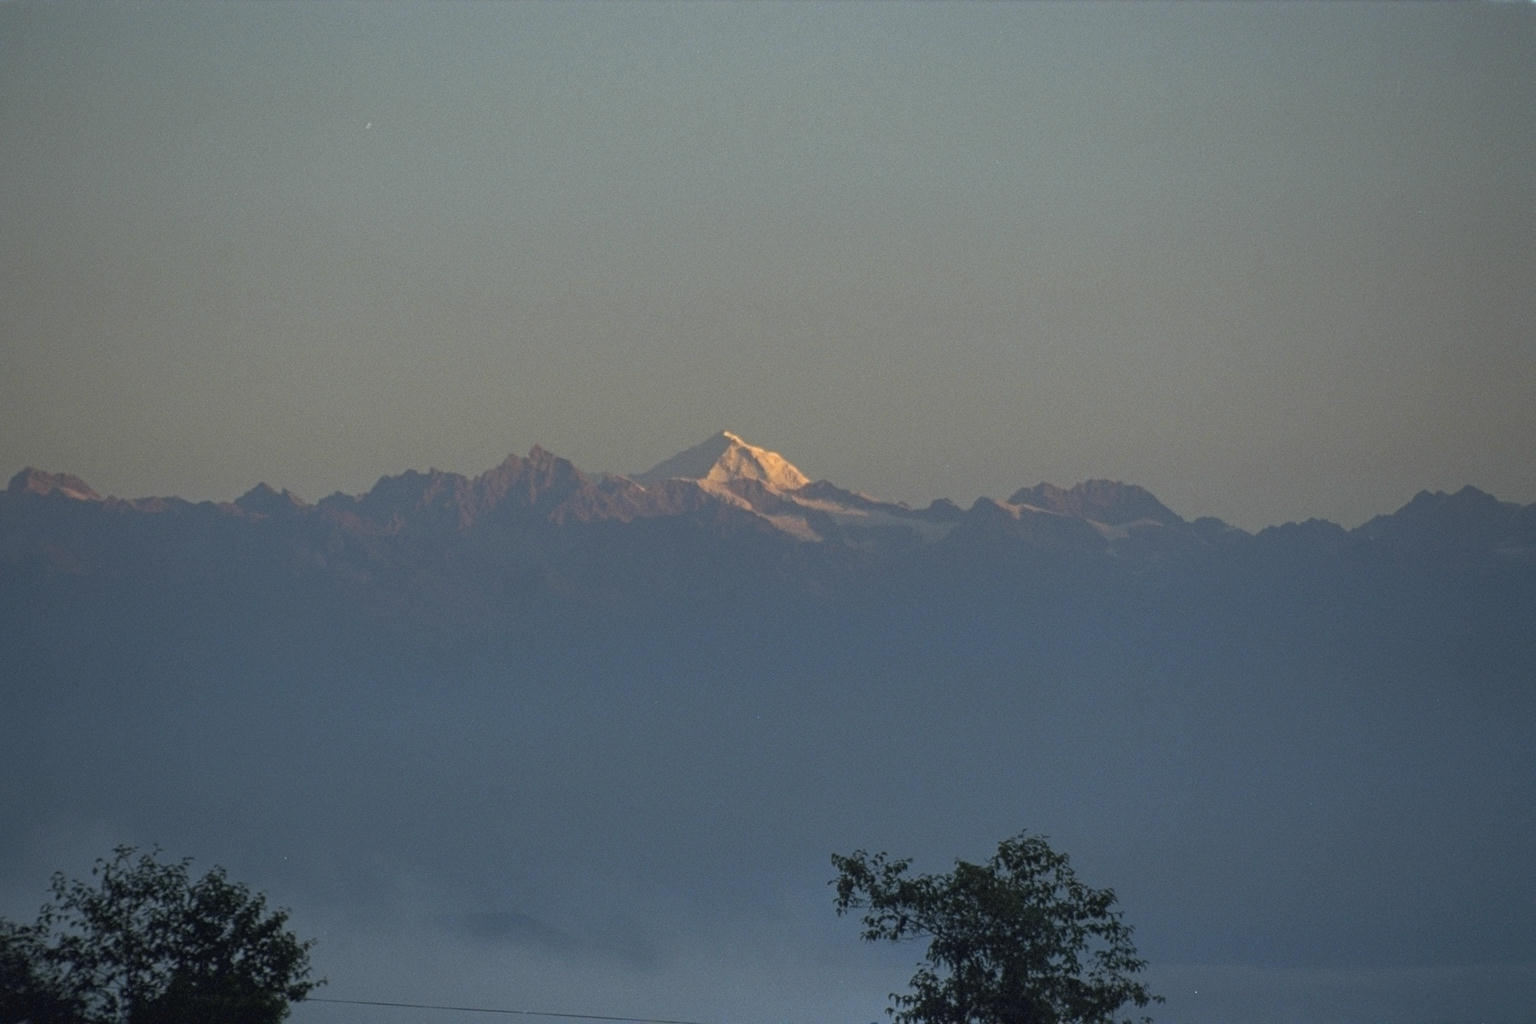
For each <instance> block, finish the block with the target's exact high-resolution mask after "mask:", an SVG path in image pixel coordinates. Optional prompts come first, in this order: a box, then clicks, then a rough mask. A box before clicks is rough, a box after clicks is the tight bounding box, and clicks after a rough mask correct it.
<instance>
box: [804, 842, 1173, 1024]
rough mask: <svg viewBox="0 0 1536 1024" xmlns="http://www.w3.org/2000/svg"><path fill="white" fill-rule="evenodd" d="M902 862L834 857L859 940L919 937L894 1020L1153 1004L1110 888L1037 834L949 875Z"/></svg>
mask: <svg viewBox="0 0 1536 1024" xmlns="http://www.w3.org/2000/svg"><path fill="white" fill-rule="evenodd" d="M910 864H911V862H910V861H906V860H891V859H889V858H887V857H886V855H885V854H884V853H877V854H873V855H871V854H869V853H867V852H865V851H864V850H858V851H855V852H854V853H852V854H849V855H847V856H842V855H839V854H834V855H833V857H832V865H833V867H835V868H836V869H837V871H838V877H837V878H835V879H833V880H832V883H831V884H832V885H834V886H836V889H837V902H836V905H837V913H838V915H839V916H842V915H844V914H847V913H850V912H852V911H855V910H862V911H864V915H863V923H864V931H863V938H864V939H866V940H868V941H871V942H878V941H882V940H891V941H900V940H904V939H917V938H927V939H928V953H927V956H926V958H925V962H924V963H923V964H920V965H919V967H918V971H917V973H916V974H915V975H914V976H913V978H912V981H911V991H910V992H906V993H892V994H891V1000H892V1003H893V1005H892V1006H891V1007H890V1008H889V1012H890V1013H891V1015H892V1016H893V1017H894V1019H895V1020H896V1021H897V1022H898V1024H1117V1021H1116V1016H1115V1015H1116V1013H1117V1012H1118V1011H1119V1010H1120V1009H1121V1008H1122V1007H1124V1006H1126V1005H1127V1004H1134V1005H1135V1006H1137V1007H1145V1006H1147V1005H1149V1004H1151V1003H1153V1002H1161V1001H1162V1000H1161V998H1160V997H1158V996H1155V995H1153V994H1152V993H1151V992H1150V991H1148V989H1147V988H1146V986H1145V985H1143V984H1142V983H1140V982H1139V981H1137V980H1135V977H1134V976H1135V975H1136V974H1137V973H1138V972H1140V971H1141V970H1142V969H1143V968H1145V967H1146V961H1144V960H1142V959H1141V958H1140V957H1138V956H1137V955H1136V948H1135V946H1134V945H1133V943H1132V942H1131V931H1132V929H1131V927H1130V926H1129V925H1127V924H1125V923H1124V922H1123V921H1122V920H1121V914H1120V912H1119V911H1118V910H1116V909H1114V908H1115V893H1114V891H1113V890H1112V889H1092V888H1089V887H1088V886H1086V885H1084V884H1083V883H1082V882H1080V881H1078V879H1077V876H1076V874H1075V873H1074V872H1073V871H1072V867H1071V865H1070V864H1069V863H1068V859H1067V857H1066V855H1065V854H1061V853H1058V852H1056V851H1055V850H1053V849H1051V847H1050V845H1049V844H1048V843H1047V842H1046V840H1045V838H1044V837H1041V836H1031V835H1029V834H1027V833H1021V834H1019V835H1018V836H1015V837H1013V838H1011V839H1007V840H1004V841H1003V842H1002V843H1001V844H999V846H998V848H997V853H996V854H995V855H994V856H993V857H992V858H991V859H989V860H988V861H987V862H986V863H985V864H970V863H967V862H965V861H956V862H955V869H954V871H952V872H950V873H949V874H944V875H916V876H913V875H909V874H908V873H907V870H908V867H909V866H910ZM1127 1020H1128V1019H1127ZM1141 1020H1142V1021H1143V1022H1145V1021H1147V1020H1149V1018H1145V1017H1143V1018H1141Z"/></svg>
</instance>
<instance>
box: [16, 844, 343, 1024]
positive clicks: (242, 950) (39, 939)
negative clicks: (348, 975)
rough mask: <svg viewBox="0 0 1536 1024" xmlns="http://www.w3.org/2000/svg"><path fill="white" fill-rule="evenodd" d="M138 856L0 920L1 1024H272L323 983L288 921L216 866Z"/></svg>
mask: <svg viewBox="0 0 1536 1024" xmlns="http://www.w3.org/2000/svg"><path fill="white" fill-rule="evenodd" d="M156 852H158V851H156ZM135 853H136V851H135V849H134V848H133V847H130V846H120V847H118V848H117V849H116V850H115V851H114V855H113V857H112V858H111V859H110V860H106V859H102V860H98V861H97V862H96V866H95V867H94V868H93V869H92V871H91V876H92V881H91V882H85V881H81V880H78V879H76V880H73V881H71V880H67V879H66V878H65V877H64V875H63V874H55V875H54V876H53V881H52V885H51V890H52V893H53V897H54V898H53V900H52V901H51V902H49V903H46V904H44V906H43V908H42V910H41V912H40V913H39V915H38V919H37V922H36V923H35V924H33V925H18V924H15V923H12V922H10V921H4V920H0V985H3V990H0V1024H15V1022H23V1021H25V1022H31V1024H54V1022H60V1024H62V1022H65V1021H68V1022H70V1024H192V1022H194V1021H195V1022H199V1024H202V1022H207V1021H224V1020H227V1021H240V1022H241V1024H276V1022H277V1021H281V1020H282V1019H283V1018H284V1017H286V1016H287V1013H288V1004H289V1003H291V1002H297V1001H299V1000H301V999H303V998H304V997H305V996H307V995H308V994H309V993H310V991H311V990H313V989H314V988H316V987H317V986H318V985H320V984H323V982H321V981H311V980H309V971H310V966H309V950H310V947H311V946H312V945H313V942H312V941H300V940H299V939H298V938H297V937H296V936H295V935H294V934H293V933H292V932H290V931H288V930H287V927H286V926H287V922H288V912H287V911H285V910H272V911H269V910H268V909H267V903H266V897H264V896H262V895H261V894H259V893H253V892H251V890H250V889H249V888H248V887H246V886H245V885H244V884H242V883H238V882H231V881H230V880H229V879H228V877H227V876H226V875H225V872H224V869H223V868H219V867H215V868H214V869H213V870H211V871H209V872H208V873H207V874H205V875H203V876H202V877H201V878H199V879H196V880H193V879H192V877H191V875H190V872H189V869H188V866H189V864H190V863H191V861H190V860H181V861H178V862H175V863H170V864H163V863H160V862H159V861H157V860H156V859H155V855H154V854H153V853H148V854H142V855H140V856H138V857H137V858H135V856H134V854H135Z"/></svg>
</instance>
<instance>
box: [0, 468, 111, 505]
mask: <svg viewBox="0 0 1536 1024" xmlns="http://www.w3.org/2000/svg"><path fill="white" fill-rule="evenodd" d="M5 489H6V492H7V493H8V494H40V495H48V494H57V495H59V496H61V497H65V498H71V499H73V500H75V501H101V500H102V497H101V495H99V494H97V493H96V492H95V491H94V490H92V489H91V486H90V485H89V484H87V483H86V482H85V481H84V480H81V479H80V478H79V477H77V476H72V475H70V474H68V473H45V472H43V471H42V470H40V469H34V468H32V467H31V466H28V467H27V468H26V469H23V470H22V471H21V472H19V473H17V474H16V475H15V476H13V477H11V482H10V483H9V484H8V485H6V488H5Z"/></svg>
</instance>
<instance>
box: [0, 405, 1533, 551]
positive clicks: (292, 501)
mask: <svg viewBox="0 0 1536 1024" xmlns="http://www.w3.org/2000/svg"><path fill="white" fill-rule="evenodd" d="M663 536H664V537H665V538H666V542H667V543H668V544H671V545H681V546H682V547H684V548H689V547H697V546H702V547H704V548H710V547H712V546H714V545H718V544H721V543H726V542H727V540H728V539H729V538H752V540H751V541H750V544H751V546H752V547H751V550H752V554H751V557H750V559H749V562H748V563H743V562H742V561H741V560H740V559H739V558H733V559H731V560H729V561H728V562H727V563H722V564H725V565H728V566H729V568H730V571H731V572H734V573H739V572H741V571H742V570H743V569H745V568H748V567H749V565H750V563H751V560H752V559H764V558H766V559H767V560H768V562H769V563H780V562H782V560H784V559H786V558H788V559H791V560H793V561H796V562H798V563H801V564H803V565H805V566H806V567H807V571H810V572H812V575H813V576H814V575H815V572H814V570H813V568H812V567H816V566H819V567H821V568H823V569H825V568H829V567H832V566H836V567H838V570H839V571H840V572H844V573H846V572H847V571H850V570H851V569H852V568H853V567H854V566H859V565H862V566H863V567H864V568H866V569H869V570H874V569H879V568H890V567H891V566H892V565H894V564H898V563H901V562H910V561H911V560H913V559H920V560H925V561H932V560H939V561H944V560H960V561H963V560H964V559H965V558H968V557H975V556H976V555H978V554H979V553H982V552H991V553H992V554H994V555H999V556H1001V555H1004V554H1005V553H1006V554H1007V555H1008V556H1010V557H1024V556H1029V555H1033V556H1037V557H1038V556H1047V555H1049V556H1052V557H1056V558H1062V557H1068V558H1072V559H1077V560H1089V561H1092V562H1098V563H1107V564H1116V565H1120V566H1122V567H1124V568H1127V569H1135V570H1145V569H1147V568H1149V567H1153V566H1157V565H1167V564H1169V563H1173V564H1193V563H1196V562H1201V561H1204V562H1206V563H1209V562H1210V561H1211V560H1212V559H1215V560H1218V561H1220V560H1228V561H1231V560H1242V559H1244V558H1250V557H1260V558H1262V557H1266V555H1268V554H1269V553H1284V554H1287V555H1290V556H1294V557H1298V558H1303V559H1305V558H1308V557H1313V558H1321V557H1333V556H1335V555H1340V554H1343V553H1346V552H1347V553H1349V554H1350V555H1351V557H1355V558H1363V559H1392V560H1402V559H1409V558H1418V559H1428V560H1430V561H1431V562H1433V563H1436V564H1440V563H1447V562H1457V563H1463V564H1465V563H1478V564H1483V565H1485V566H1487V567H1489V568H1499V567H1504V568H1510V569H1513V568H1515V567H1521V566H1525V567H1529V566H1531V565H1533V564H1536V505H1525V506H1521V505H1516V504H1513V503H1510V502H1502V501H1499V500H1497V499H1496V498H1494V497H1493V496H1491V495H1489V494H1486V493H1484V492H1482V491H1479V490H1477V489H1476V488H1473V487H1470V486H1469V487H1465V488H1463V489H1462V490H1460V491H1457V492H1456V493H1454V494H1446V493H1444V492H1435V493H1430V492H1427V491H1426V492H1421V493H1420V494H1418V495H1417V496H1415V497H1414V498H1413V500H1412V501H1410V502H1409V503H1408V504H1407V505H1405V506H1403V507H1402V508H1400V509H1399V510H1397V511H1396V512H1393V513H1390V514H1386V515H1381V516H1377V517H1376V518H1374V519H1372V520H1370V521H1369V522H1367V523H1365V524H1363V525H1361V526H1359V527H1357V528H1355V529H1353V530H1344V529H1343V528H1341V527H1339V526H1337V525H1335V524H1332V523H1328V522H1325V521H1321V520H1309V521H1307V522H1305V523H1301V524H1295V523H1290V524H1286V525H1284V526H1279V527H1271V528H1268V529H1265V530H1263V531H1260V532H1259V533H1258V534H1256V535H1254V534H1249V533H1247V532H1245V531H1243V530H1240V529H1237V528H1235V527H1232V526H1229V525H1228V524H1226V523H1223V522H1221V521H1220V520H1217V519H1214V518H1200V519H1196V520H1194V521H1192V522H1191V521H1186V520H1185V519H1183V518H1181V517H1180V516H1179V515H1178V514H1177V513H1175V512H1173V511H1172V510H1170V509H1169V508H1168V507H1167V506H1165V505H1164V504H1163V503H1162V502H1160V501H1158V500H1157V498H1156V497H1154V496H1153V495H1152V494H1151V493H1149V492H1148V491H1146V490H1145V489H1143V488H1141V487H1138V486H1135V485H1133V484H1125V483H1119V482H1115V481H1109V480H1088V481H1084V482H1081V483H1078V484H1076V485H1074V486H1073V487H1071V488H1070V489H1066V488H1062V487H1059V486H1056V485H1054V484H1049V483H1039V484H1035V485H1033V486H1028V487H1021V488H1020V489H1018V490H1017V491H1015V492H1014V493H1013V494H1011V495H1009V496H1008V497H1007V498H1006V499H1003V500H995V499H992V498H985V497H984V498H980V499H977V500H976V501H975V502H974V503H973V504H972V505H971V506H970V507H969V508H961V507H960V506H959V505H957V504H955V503H954V502H951V501H948V500H939V501H936V502H934V503H932V504H930V505H929V506H928V507H926V508H921V509H914V508H910V507H908V506H906V505H905V504H900V503H894V502H887V501H881V500H879V499H877V498H874V497H870V496H868V495H865V494H858V493H854V492H851V491H847V490H844V489H842V488H839V487H838V486H836V485H835V484H833V483H832V482H830V481H827V480H818V481H812V480H810V479H809V478H808V477H807V476H806V475H805V474H804V473H802V472H801V471H800V470H799V469H797V468H796V467H795V466H794V465H793V464H792V463H790V462H789V461H788V460H787V459H785V458H784V457H783V456H782V455H779V454H778V453H776V452H773V451H769V450H767V449H764V448H761V447H758V446H756V445H753V444H750V443H748V442H746V441H744V440H742V439H741V438H740V437H738V436H737V435H735V434H733V433H730V432H729V431H722V432H721V433H719V434H716V435H713V436H712V437H709V438H707V439H706V440H704V441H703V442H702V443H700V444H698V445H696V446H694V447H692V448H689V449H687V450H685V451H683V452H681V453H679V454H677V455H675V456H673V457H672V458H670V459H667V460H665V461H663V462H661V463H660V464H658V465H656V466H655V467H653V468H651V469H649V470H646V471H644V472H641V473H635V474H633V475H630V476H620V475H613V474H602V475H593V474H588V473H583V472H582V471H580V470H579V469H577V468H576V467H575V466H574V465H572V464H571V463H570V462H569V461H567V460H565V459H562V458H560V457H558V456H556V455H553V454H551V453H549V452H547V451H545V450H544V449H543V448H540V447H534V448H533V449H532V450H531V451H530V452H529V453H528V455H527V456H526V457H522V458H520V457H517V456H509V457H508V458H507V459H506V460H505V461H504V462H502V463H501V464H500V465H499V466H497V467H495V468H493V469H491V470H488V471H486V472H484V473H482V474H480V475H479V476H476V477H466V476H463V475H461V474H457V473H448V472H443V471H440V470H435V469H434V470H429V471H427V472H425V473H423V472H418V471H414V470H412V471H407V472H405V473H403V474H400V475H398V476H386V477H383V478H381V479H380V480H379V481H378V483H376V484H375V485H374V486H373V488H372V489H370V490H369V491H368V492H367V493H366V494H361V495H345V494H341V493H337V494H333V495H331V496H329V497H327V498H324V499H322V500H320V501H319V502H317V503H315V504H308V503H306V502H304V501H303V500H301V499H299V498H298V497H296V496H295V495H293V494H292V493H290V492H289V491H286V490H284V491H278V490H275V489H273V488H272V487H270V486H268V485H267V484H265V483H262V484H258V485H256V486H255V487H253V488H251V489H250V490H249V491H247V492H246V493H245V494H243V495H241V496H240V497H239V498H237V499H235V500H234V501H233V502H228V503H212V502H201V503H196V504H194V503H190V502H187V501H183V500H181V499H177V498H138V499H128V500H124V499H119V498H104V497H102V496H101V495H100V494H98V493H97V492H96V491H95V490H93V489H92V488H91V487H90V486H89V485H88V484H87V483H86V482H85V481H83V480H81V479H79V478H78V477H75V476H72V475H69V474H64V473H58V474H55V473H48V472H44V471H40V470H36V469H32V468H28V469H24V470H22V471H21V472H19V473H17V474H16V475H15V476H14V477H12V478H11V481H10V483H9V485H8V487H7V488H6V489H5V491H4V493H3V494H0V564H8V565H10V566H11V567H12V569H13V571H19V570H21V569H23V567H30V568H31V569H32V570H34V571H40V570H45V571H51V572H64V573H75V574H81V573H90V572H93V571H98V570H100V571H111V570H112V569H113V568H114V567H116V568H118V569H121V568H123V567H124V565H125V561H124V560H125V559H127V560H131V559H133V558H135V557H142V558H144V559H147V560H148V562H149V563H154V564H159V565H165V564H181V565H183V566H185V567H187V568H188V569H189V570H190V569H193V567H194V566H195V563H196V562H197V560H198V559H199V558H202V559H204V560H206V561H208V562H210V563H213V562H227V561H228V560H231V559H233V560H236V561H238V560H239V559H240V558H242V557H251V556H255V555H257V553H261V554H263V555H265V556H267V557H270V558H272V559H274V560H276V562H277V563H280V564H282V565H284V566H286V567H288V569H289V571H292V572H300V571H310V572H319V571H325V572H332V573H341V574H348V573H350V574H354V575H356V574H366V573H368V572H369V571H370V566H379V565H390V566H395V567H400V566H407V565H410V566H416V567H418V568H434V569H442V568H446V567H450V566H455V565H457V566H460V567H465V568H469V567H475V568H482V569H483V568H484V567H485V565H487V564H497V565H502V566H504V567H518V566H521V567H524V568H527V567H540V568H541V569H544V570H547V571H549V572H550V573H552V574H555V575H559V574H560V571H561V568H562V567H563V566H571V567H575V566H582V565H584V566H585V567H586V568H587V570H589V571H593V572H596V571H597V567H596V566H595V565H594V564H593V563H592V560H591V559H590V558H589V557H587V556H586V553H585V552H584V549H586V548H588V547H589V545H593V544H596V545H599V546H600V547H601V549H602V553H603V554H604V556H606V557H612V558H615V559H617V561H616V562H615V565H614V568H615V571H616V572H617V571H619V569H620V568H621V566H622V563H624V562H625V561H627V560H632V559H634V558H639V559H641V560H642V561H643V560H644V559H645V549H646V547H647V545H654V542H655V540H656V539H657V538H659V537H663ZM742 543H744V544H746V543H748V542H747V541H745V540H743V541H742ZM220 545H223V546H224V547H223V548H222V549H221V548H220ZM621 555H625V556H628V558H623V557H620V556H621ZM759 568H761V566H759Z"/></svg>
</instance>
